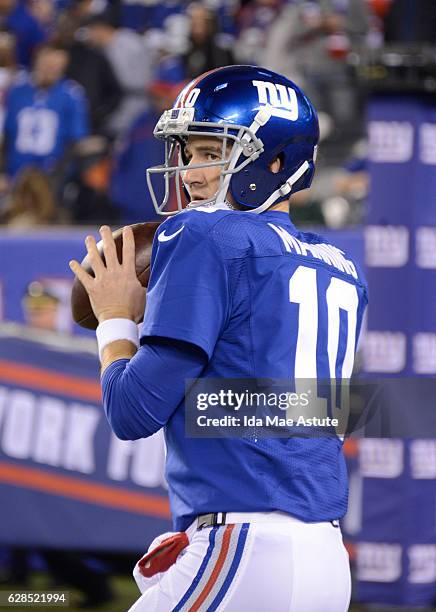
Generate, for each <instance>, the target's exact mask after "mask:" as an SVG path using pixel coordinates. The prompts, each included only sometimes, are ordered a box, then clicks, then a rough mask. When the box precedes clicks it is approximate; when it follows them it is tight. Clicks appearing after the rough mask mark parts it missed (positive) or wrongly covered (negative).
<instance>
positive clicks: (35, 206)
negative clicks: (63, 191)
mask: <svg viewBox="0 0 436 612" xmlns="http://www.w3.org/2000/svg"><path fill="white" fill-rule="evenodd" d="M55 216H56V205H55V200H54V197H53V192H52V188H51V185H50V183H49V180H48V178H47V176H46V175H45V174H44V173H43V172H42V171H41V170H39V169H37V168H26V169H24V170H23V171H22V172H21V173H20V174H19V175H18V177H17V179H16V181H15V183H14V185H13V188H12V192H11V194H10V197H9V204H8V206H7V207H6V210H5V211H4V212H3V213H2V215H1V218H0V220H1V222H2V223H7V225H9V226H13V227H33V226H35V225H45V224H48V223H52V222H53V220H54V219H55Z"/></svg>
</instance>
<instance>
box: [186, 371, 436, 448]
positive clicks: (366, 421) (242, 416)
mask: <svg viewBox="0 0 436 612" xmlns="http://www.w3.org/2000/svg"><path fill="white" fill-rule="evenodd" d="M435 398H436V377H416V376H415V377H404V378H403V377H402V378H399V377H395V378H374V377H372V376H369V377H367V378H365V377H364V376H362V375H359V376H358V377H356V378H353V379H351V380H339V379H327V380H319V379H318V380H316V379H298V380H273V379H223V378H220V379H212V378H201V379H197V380H189V381H187V384H186V393H185V407H186V419H185V426H186V435H187V436H188V437H199V438H216V437H239V438H249V439H257V438H262V437H270V438H271V437H293V436H304V437H306V436H308V437H320V436H339V437H341V438H343V437H345V436H347V435H351V434H355V435H357V436H359V437H362V436H364V437H372V438H424V439H425V438H426V439H435V438H436V410H435V409H434V404H435Z"/></svg>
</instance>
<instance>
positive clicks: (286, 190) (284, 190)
mask: <svg viewBox="0 0 436 612" xmlns="http://www.w3.org/2000/svg"><path fill="white" fill-rule="evenodd" d="M309 167H310V166H309V162H308V161H307V160H306V161H305V162H304V163H302V164H301V166H300V167H299V168H298V170H296V171H295V172H294V174H293V175H292V176H290V177H289V178H288V180H287V181H286V183H284V184H283V185H282V186H281V187H279V188H278V189H276V190H275V191H274V192H273V193H272V194H271V195H270V196H269V198H268V199H267V200H266V201H265V202H264V203H263V204H261V205H260V206H258V207H257V208H253V209H251V210H248V211H247V212H252V213H256V214H259V213H262V212H264V211H265V210H267V209H268V208H269V207H270V206H272V205H273V204H274V202H275V201H276V200H277V198H279V197H280V196H283V197H286V196H287V195H289V194H290V193H291V191H292V187H293V185H295V183H296V182H297V181H299V180H300V179H301V177H302V176H303V174H304V173H305V172H307V171H308V170H309Z"/></svg>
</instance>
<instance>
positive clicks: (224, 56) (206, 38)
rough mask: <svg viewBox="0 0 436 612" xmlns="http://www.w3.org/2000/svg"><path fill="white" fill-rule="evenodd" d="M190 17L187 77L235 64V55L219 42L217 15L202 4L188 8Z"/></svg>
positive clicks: (185, 61)
mask: <svg viewBox="0 0 436 612" xmlns="http://www.w3.org/2000/svg"><path fill="white" fill-rule="evenodd" d="M188 15H189V17H190V48H189V50H188V52H187V53H186V54H185V55H184V57H183V60H184V65H185V72H186V77H187V78H188V79H193V78H195V77H197V76H198V75H199V74H201V73H203V72H206V71H208V70H212V69H213V68H220V67H221V66H228V65H230V64H234V63H235V62H234V57H233V53H232V52H231V51H230V49H225V48H224V47H222V46H220V45H219V44H218V42H217V33H218V20H217V16H216V14H215V13H214V12H213V11H212V10H210V9H209V8H207V7H206V6H204V5H203V4H200V3H193V4H191V5H190V6H189V8H188Z"/></svg>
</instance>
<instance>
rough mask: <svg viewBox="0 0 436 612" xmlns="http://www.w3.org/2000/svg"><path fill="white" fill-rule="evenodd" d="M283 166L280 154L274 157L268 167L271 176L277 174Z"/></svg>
mask: <svg viewBox="0 0 436 612" xmlns="http://www.w3.org/2000/svg"><path fill="white" fill-rule="evenodd" d="M282 164H283V156H282V154H281V153H279V155H277V157H275V158H274V159H273V160H272V162H271V163H270V165H269V169H270V170H271V172H272V173H273V174H277V172H280V170H281V169H282Z"/></svg>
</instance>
